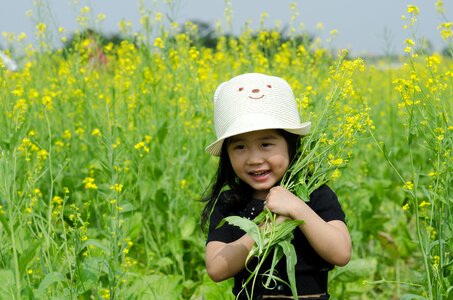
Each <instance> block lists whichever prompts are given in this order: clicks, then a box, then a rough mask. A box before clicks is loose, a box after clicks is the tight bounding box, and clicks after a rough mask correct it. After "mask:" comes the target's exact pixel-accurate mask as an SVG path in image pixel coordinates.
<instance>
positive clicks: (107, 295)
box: [100, 289, 110, 299]
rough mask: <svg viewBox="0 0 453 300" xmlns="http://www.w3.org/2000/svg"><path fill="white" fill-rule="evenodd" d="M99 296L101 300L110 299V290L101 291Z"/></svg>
mask: <svg viewBox="0 0 453 300" xmlns="http://www.w3.org/2000/svg"><path fill="white" fill-rule="evenodd" d="M100 294H101V295H100V296H101V298H102V299H110V290H109V289H101V291H100Z"/></svg>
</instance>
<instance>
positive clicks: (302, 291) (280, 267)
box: [207, 185, 345, 296]
mask: <svg viewBox="0 0 453 300" xmlns="http://www.w3.org/2000/svg"><path fill="white" fill-rule="evenodd" d="M226 193H231V191H226V192H224V193H222V194H221V195H220V197H219V199H218V201H217V203H216V205H215V207H214V209H213V212H212V214H211V216H210V223H209V232H208V238H207V243H208V242H210V241H220V242H224V243H231V242H233V241H236V240H237V239H239V238H240V237H242V236H243V235H244V234H245V232H244V231H243V230H241V229H240V228H239V227H237V226H234V225H230V224H228V223H225V224H224V225H223V226H222V227H219V228H216V227H217V225H218V224H219V222H220V221H221V220H222V219H223V218H225V217H228V216H241V217H245V218H249V219H253V218H255V217H256V216H257V215H258V214H259V213H261V212H262V210H263V208H264V201H262V200H258V199H250V200H249V202H248V203H246V204H244V206H242V207H240V208H231V207H230V206H231V205H228V203H227V201H226V198H227V197H226V195H227V194H226ZM301 201H302V200H301ZM307 204H308V206H309V207H310V208H311V209H313V211H314V212H316V213H317V214H318V215H319V216H320V217H321V218H322V219H323V220H324V221H326V222H328V221H332V220H341V221H343V222H344V221H345V215H344V212H343V210H342V209H341V206H340V203H339V202H338V198H337V196H336V194H335V193H334V192H333V191H332V190H331V189H330V188H329V187H328V186H326V185H323V186H321V187H320V188H319V189H317V190H316V191H314V192H313V193H312V194H311V195H310V201H309V202H307ZM293 233H294V238H293V240H292V241H291V242H292V244H293V245H294V247H295V249H296V253H297V263H296V267H295V269H296V282H297V289H298V293H299V295H308V294H317V293H326V292H327V273H328V271H329V270H331V269H332V268H333V266H332V265H331V264H329V263H328V262H326V261H325V260H324V259H322V258H321V257H320V256H319V255H318V254H317V253H316V252H315V251H314V249H313V248H312V247H311V245H310V244H309V242H308V241H307V239H306V238H305V236H304V234H303V233H302V231H301V230H300V229H299V228H296V229H295V230H294V232H293ZM271 261H272V255H270V256H269V257H268V258H267V259H266V261H265V262H264V265H263V267H262V268H261V269H260V271H261V272H264V271H267V270H268V269H269V268H270V265H271ZM256 263H257V260H256V259H253V261H251V262H250V263H249V269H250V270H254V268H255V266H256ZM276 272H277V273H276V274H277V276H278V277H279V278H281V279H283V280H285V281H286V282H288V280H287V275H286V259H285V257H283V258H282V259H281V260H280V261H279V262H278V264H277V267H276ZM249 275H250V273H249V271H247V270H246V269H243V270H242V271H241V272H239V273H238V274H236V276H234V287H233V293H234V294H235V295H237V294H238V293H239V291H240V290H241V289H242V283H243V282H245V280H247V278H248V277H249ZM264 279H265V278H263V279H262V280H263V281H264ZM262 280H261V278H258V280H257V282H259V283H261V281H262ZM250 288H251V285H250V287H249V286H248V287H247V289H249V290H250ZM260 294H266V295H271V294H285V295H291V290H290V289H289V287H288V286H287V285H285V284H280V283H278V284H277V286H276V287H275V288H274V289H272V290H268V289H265V288H264V287H263V286H262V284H257V285H256V286H255V289H254V295H260ZM241 295H244V296H245V292H242V293H241Z"/></svg>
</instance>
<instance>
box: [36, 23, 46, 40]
mask: <svg viewBox="0 0 453 300" xmlns="http://www.w3.org/2000/svg"><path fill="white" fill-rule="evenodd" d="M46 28H47V26H46V24H44V23H39V24H38V25H36V30H38V36H39V37H43V36H44V33H45V32H46Z"/></svg>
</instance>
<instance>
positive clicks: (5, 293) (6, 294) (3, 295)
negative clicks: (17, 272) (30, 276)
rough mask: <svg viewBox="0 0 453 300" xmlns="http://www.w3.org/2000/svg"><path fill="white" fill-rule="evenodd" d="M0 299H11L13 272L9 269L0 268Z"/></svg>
mask: <svg viewBox="0 0 453 300" xmlns="http://www.w3.org/2000/svg"><path fill="white" fill-rule="evenodd" d="M0 282H1V284H0V299H12V298H14V297H12V296H13V295H14V290H13V289H14V273H13V271H11V270H0Z"/></svg>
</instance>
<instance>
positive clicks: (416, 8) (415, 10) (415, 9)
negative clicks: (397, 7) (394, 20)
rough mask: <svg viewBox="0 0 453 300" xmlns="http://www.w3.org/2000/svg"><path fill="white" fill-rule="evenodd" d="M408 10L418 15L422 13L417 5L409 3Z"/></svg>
mask: <svg viewBox="0 0 453 300" xmlns="http://www.w3.org/2000/svg"><path fill="white" fill-rule="evenodd" d="M407 12H408V13H409V14H411V15H415V16H416V15H418V14H419V13H420V11H419V9H418V7H417V6H415V5H408V6H407Z"/></svg>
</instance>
